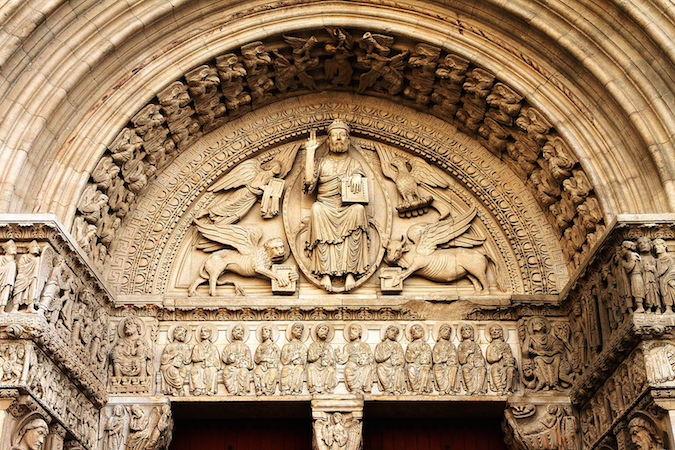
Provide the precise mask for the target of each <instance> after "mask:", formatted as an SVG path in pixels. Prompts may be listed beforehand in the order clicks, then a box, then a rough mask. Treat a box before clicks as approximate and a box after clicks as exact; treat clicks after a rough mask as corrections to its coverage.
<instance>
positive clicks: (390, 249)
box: [382, 235, 410, 264]
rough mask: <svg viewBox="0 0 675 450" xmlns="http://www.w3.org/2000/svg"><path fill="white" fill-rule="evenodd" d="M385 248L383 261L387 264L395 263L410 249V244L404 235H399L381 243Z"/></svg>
mask: <svg viewBox="0 0 675 450" xmlns="http://www.w3.org/2000/svg"><path fill="white" fill-rule="evenodd" d="M382 245H383V246H384V248H385V249H386V250H387V254H386V255H385V257H384V261H385V262H386V263H387V264H395V263H396V262H397V261H398V260H399V259H401V257H403V254H404V253H407V252H408V251H410V245H409V244H408V241H407V239H406V237H405V236H403V235H401V239H400V240H399V239H387V240H386V241H384V242H383V243H382Z"/></svg>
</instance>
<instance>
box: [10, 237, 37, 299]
mask: <svg viewBox="0 0 675 450" xmlns="http://www.w3.org/2000/svg"><path fill="white" fill-rule="evenodd" d="M40 251H41V250H40V245H39V244H38V243H37V241H31V242H30V243H29V244H28V253H25V254H22V255H21V256H20V257H19V260H18V262H17V263H16V267H17V274H16V281H15V283H14V294H13V297H12V310H11V312H17V311H18V310H19V308H24V307H25V309H26V311H27V312H36V311H37V310H36V309H35V303H36V302H37V298H38V275H39V272H40Z"/></svg>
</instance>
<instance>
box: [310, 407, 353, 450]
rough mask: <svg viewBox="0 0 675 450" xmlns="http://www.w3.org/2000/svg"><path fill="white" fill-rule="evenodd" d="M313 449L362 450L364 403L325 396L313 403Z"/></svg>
mask: <svg viewBox="0 0 675 450" xmlns="http://www.w3.org/2000/svg"><path fill="white" fill-rule="evenodd" d="M312 419H313V424H312V430H313V434H314V436H313V441H312V446H313V447H312V448H315V449H317V450H332V449H340V450H342V449H344V450H361V449H363V434H362V431H363V399H362V398H358V397H352V398H349V399H345V398H340V397H339V396H332V395H328V396H322V397H320V398H315V399H314V400H312Z"/></svg>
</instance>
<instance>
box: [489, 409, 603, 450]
mask: <svg viewBox="0 0 675 450" xmlns="http://www.w3.org/2000/svg"><path fill="white" fill-rule="evenodd" d="M502 428H503V429H504V432H505V433H504V434H505V436H504V442H505V443H506V445H507V446H508V447H509V448H510V449H518V450H556V449H563V448H564V449H569V450H579V449H581V448H587V447H586V446H585V444H584V447H582V446H581V439H580V430H579V420H578V419H577V417H576V415H575V413H574V410H573V409H572V407H571V405H570V404H569V403H564V402H555V401H554V402H551V403H548V404H532V403H517V402H511V403H509V404H508V405H507V407H506V411H505V412H504V422H503V427H502ZM589 448H590V447H589Z"/></svg>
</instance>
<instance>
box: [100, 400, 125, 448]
mask: <svg viewBox="0 0 675 450" xmlns="http://www.w3.org/2000/svg"><path fill="white" fill-rule="evenodd" d="M124 414H125V411H124V406H122V405H115V406H114V407H113V410H112V413H111V414H110V416H109V417H108V421H107V422H106V424H105V428H104V429H103V431H104V432H105V436H106V448H107V449H110V450H122V446H123V445H124Z"/></svg>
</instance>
